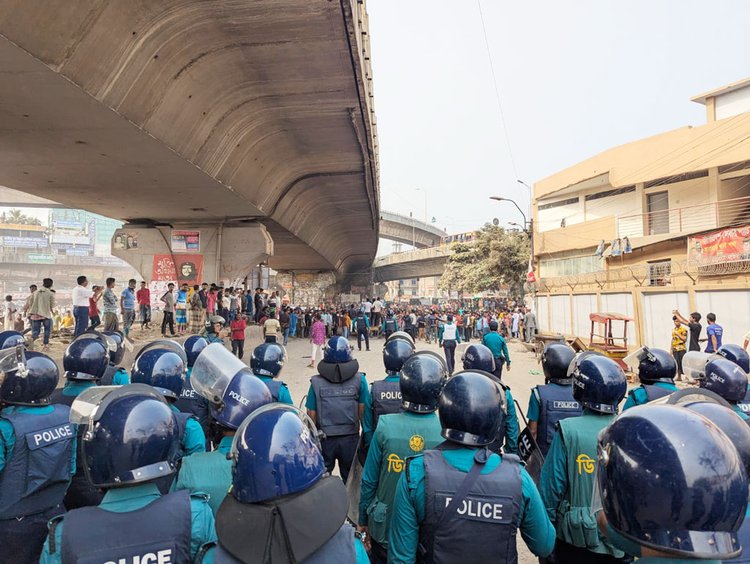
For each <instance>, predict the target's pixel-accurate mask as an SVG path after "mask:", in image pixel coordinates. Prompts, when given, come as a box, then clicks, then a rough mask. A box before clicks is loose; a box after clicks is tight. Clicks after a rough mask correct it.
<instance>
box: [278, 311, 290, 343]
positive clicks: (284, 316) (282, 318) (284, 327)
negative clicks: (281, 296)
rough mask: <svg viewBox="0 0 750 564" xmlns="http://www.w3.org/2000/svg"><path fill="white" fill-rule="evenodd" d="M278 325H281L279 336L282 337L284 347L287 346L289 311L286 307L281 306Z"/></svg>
mask: <svg viewBox="0 0 750 564" xmlns="http://www.w3.org/2000/svg"><path fill="white" fill-rule="evenodd" d="M279 325H281V334H282V335H284V346H287V345H288V344H289V325H290V320H289V310H288V309H287V306H281V312H280V313H279Z"/></svg>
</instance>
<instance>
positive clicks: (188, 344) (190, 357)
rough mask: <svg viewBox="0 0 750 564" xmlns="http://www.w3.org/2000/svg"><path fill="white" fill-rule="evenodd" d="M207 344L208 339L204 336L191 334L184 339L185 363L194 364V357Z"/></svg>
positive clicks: (190, 365)
mask: <svg viewBox="0 0 750 564" xmlns="http://www.w3.org/2000/svg"><path fill="white" fill-rule="evenodd" d="M207 346H208V341H207V340H206V338H205V337H201V336H200V335H191V336H190V337H188V338H187V339H185V344H184V348H185V354H186V355H187V365H188V367H192V366H193V364H195V359H196V358H198V355H199V354H201V351H202V350H203V349H205V348H206V347H207Z"/></svg>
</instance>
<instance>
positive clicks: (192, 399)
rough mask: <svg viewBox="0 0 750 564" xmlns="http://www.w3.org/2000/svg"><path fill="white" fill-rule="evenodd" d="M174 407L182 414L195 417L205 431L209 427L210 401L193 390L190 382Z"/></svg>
mask: <svg viewBox="0 0 750 564" xmlns="http://www.w3.org/2000/svg"><path fill="white" fill-rule="evenodd" d="M174 406H175V407H176V408H177V409H179V410H180V411H181V412H182V413H189V414H191V415H194V416H195V418H196V419H197V420H198V422H199V423H200V424H201V427H203V428H204V429H205V428H206V427H207V426H208V400H207V399H206V398H204V397H203V396H202V395H200V394H199V393H198V392H196V391H195V390H194V389H193V386H192V384H190V381H189V380H188V382H187V385H186V386H183V388H182V392H180V397H178V398H177V401H176V402H175V403H174Z"/></svg>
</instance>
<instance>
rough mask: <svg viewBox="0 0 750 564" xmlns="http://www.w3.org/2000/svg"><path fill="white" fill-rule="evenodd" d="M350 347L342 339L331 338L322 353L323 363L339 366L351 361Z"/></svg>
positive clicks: (346, 341)
mask: <svg viewBox="0 0 750 564" xmlns="http://www.w3.org/2000/svg"><path fill="white" fill-rule="evenodd" d="M353 359H354V357H353V356H352V347H351V346H350V345H349V341H348V340H346V339H344V337H331V338H330V339H328V342H327V343H326V346H325V349H324V351H323V362H329V363H331V364H340V363H343V362H349V361H351V360H353Z"/></svg>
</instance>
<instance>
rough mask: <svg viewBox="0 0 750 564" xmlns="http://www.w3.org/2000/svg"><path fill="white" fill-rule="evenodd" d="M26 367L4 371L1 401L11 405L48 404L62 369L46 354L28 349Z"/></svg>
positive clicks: (0, 393)
mask: <svg viewBox="0 0 750 564" xmlns="http://www.w3.org/2000/svg"><path fill="white" fill-rule="evenodd" d="M25 354H26V363H25V367H24V366H21V367H19V368H17V369H16V370H12V371H9V372H5V373H4V377H3V378H2V384H0V402H2V403H6V404H10V405H47V404H49V396H50V394H51V393H52V392H53V391H55V388H56V387H57V382H58V380H59V379H60V371H59V370H58V368H57V364H56V363H55V361H54V360H52V359H51V358H50V357H48V356H47V355H46V354H42V353H38V352H32V351H28V352H26V353H25Z"/></svg>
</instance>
